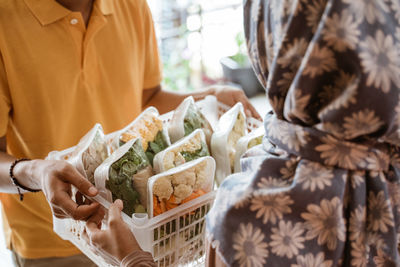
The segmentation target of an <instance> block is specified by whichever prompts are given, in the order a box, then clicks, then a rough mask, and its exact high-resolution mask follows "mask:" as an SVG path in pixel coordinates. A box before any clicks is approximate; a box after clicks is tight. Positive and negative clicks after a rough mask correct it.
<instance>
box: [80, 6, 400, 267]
mask: <svg viewBox="0 0 400 267" xmlns="http://www.w3.org/2000/svg"><path fill="white" fill-rule="evenodd" d="M244 15H245V33H246V38H247V40H248V47H249V54H250V58H251V60H252V63H253V67H254V70H255V72H256V73H257V75H258V77H259V79H260V81H262V83H263V84H264V86H265V88H266V91H267V97H268V100H269V102H270V104H271V106H272V108H273V112H271V113H270V114H268V115H267V116H266V118H265V130H266V137H265V138H264V142H263V145H260V146H259V147H255V148H253V149H251V150H250V151H248V152H247V153H246V155H245V157H244V158H243V159H242V170H243V173H240V174H235V175H232V176H230V177H228V178H227V179H226V180H225V181H224V182H223V183H222V185H221V187H220V188H219V190H218V194H217V198H216V201H215V205H214V206H213V208H212V210H211V211H210V213H209V214H208V216H207V232H208V240H209V242H210V244H211V245H210V246H209V251H208V260H207V263H208V265H209V266H225V265H226V266H250V267H258V266H279V267H286V266H290V267H300V266H302V267H306V266H307V267H329V266H359V267H363V266H382V267H389V266H400V255H399V250H398V245H399V240H400V234H399V233H400V178H399V177H400V151H399V149H398V146H399V145H400V1H399V0H269V1H268V0H247V1H245V2H244ZM117 207H118V205H115V204H114V205H113V208H112V211H113V212H114V213H115V210H116V209H117ZM119 209H121V207H119ZM113 212H112V213H113ZM116 214H117V215H118V212H116ZM117 217H118V216H117ZM117 221H118V222H119V223H120V224H122V220H121V219H120V218H119V219H118V220H117ZM88 225H89V227H88V228H89V229H88V230H89V233H91V235H90V237H91V238H92V242H93V244H100V243H103V244H116V245H115V246H110V247H112V248H113V249H116V248H126V247H129V246H131V247H132V248H133V247H135V248H136V249H131V250H132V251H133V252H132V253H131V254H130V256H129V255H128V256H127V257H126V258H125V260H124V261H123V265H124V266H152V265H154V263H153V262H152V259H151V255H149V254H143V253H139V252H138V251H137V250H138V248H137V247H138V246H137V244H136V245H135V246H134V244H133V243H132V242H133V241H132V242H111V241H115V240H116V239H117V237H120V238H123V237H131V235H126V234H125V233H123V234H121V233H119V232H121V231H125V232H129V229H128V230H127V229H125V230H123V229H124V228H123V227H114V228H113V229H111V230H108V232H110V233H112V234H109V235H105V234H107V232H106V233H104V231H103V232H99V230H97V229H96V226H95V223H92V224H91V226H90V223H89V224H88ZM117 225H119V224H117ZM125 228H126V227H125ZM93 231H94V233H93ZM113 231H114V232H115V233H119V234H115V233H114V232H113ZM100 234H103V236H108V238H106V237H100V238H99V236H100ZM94 237H96V239H95V238H94ZM123 239H124V240H125V241H126V240H127V239H128V238H123ZM106 241H108V242H106ZM130 243H132V245H129V244H130ZM135 250H136V251H135ZM124 251H129V250H124ZM110 253H113V251H111V252H110ZM113 254H116V252H114V253H113ZM125 254H126V253H125ZM125 254H124V255H125ZM141 255H142V256H141ZM121 259H122V258H121ZM135 259H136V260H135ZM135 264H138V265H135Z"/></svg>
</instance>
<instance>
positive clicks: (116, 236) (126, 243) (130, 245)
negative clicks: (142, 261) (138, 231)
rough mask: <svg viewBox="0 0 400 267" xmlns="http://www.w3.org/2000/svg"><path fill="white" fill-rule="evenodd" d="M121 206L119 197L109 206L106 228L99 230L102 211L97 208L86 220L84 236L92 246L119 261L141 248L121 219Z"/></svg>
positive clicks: (102, 215) (102, 216)
mask: <svg viewBox="0 0 400 267" xmlns="http://www.w3.org/2000/svg"><path fill="white" fill-rule="evenodd" d="M122 208H123V203H122V201H121V200H119V199H117V200H116V201H115V202H114V203H113V204H112V205H111V206H110V209H109V212H108V227H107V230H100V229H101V220H102V219H103V218H104V212H100V210H99V211H98V212H97V213H96V214H94V215H93V216H92V217H91V218H89V219H88V221H87V222H86V233H87V236H85V238H87V239H88V240H89V241H90V242H89V243H90V244H91V245H92V246H94V247H96V248H98V249H100V250H101V251H103V252H107V253H108V254H110V255H112V256H114V257H115V258H116V259H117V260H118V261H119V262H121V261H122V260H123V259H124V258H125V257H126V256H128V255H129V254H130V253H132V252H133V251H137V250H141V248H140V246H139V244H138V243H137V241H136V239H135V237H134V235H133V234H132V232H131V230H130V229H129V227H128V225H127V224H125V222H124V221H123V220H122V217H121V211H122Z"/></svg>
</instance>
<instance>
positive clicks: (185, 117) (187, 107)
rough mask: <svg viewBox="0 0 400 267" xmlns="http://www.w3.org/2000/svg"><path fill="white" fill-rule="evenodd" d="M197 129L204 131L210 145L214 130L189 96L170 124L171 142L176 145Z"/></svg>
mask: <svg viewBox="0 0 400 267" xmlns="http://www.w3.org/2000/svg"><path fill="white" fill-rule="evenodd" d="M196 129H202V130H203V131H204V134H205V135H206V140H207V144H210V141H211V135H212V133H213V129H212V127H211V125H210V123H209V122H208V120H207V119H206V118H205V117H204V115H203V114H202V113H201V111H200V109H199V107H197V105H196V104H195V102H194V99H193V97H192V96H189V97H187V98H185V100H183V101H182V103H181V104H180V105H179V106H178V107H177V108H176V109H175V111H174V114H173V116H172V119H171V121H170V123H169V127H168V134H169V137H170V139H171V142H172V143H175V142H176V141H178V140H179V139H181V138H183V137H184V136H187V135H189V134H191V133H192V132H193V131H194V130H196Z"/></svg>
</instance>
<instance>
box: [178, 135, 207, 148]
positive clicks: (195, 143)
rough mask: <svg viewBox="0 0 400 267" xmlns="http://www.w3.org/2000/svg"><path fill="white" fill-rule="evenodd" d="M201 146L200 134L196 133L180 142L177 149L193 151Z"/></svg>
mask: <svg viewBox="0 0 400 267" xmlns="http://www.w3.org/2000/svg"><path fill="white" fill-rule="evenodd" d="M200 148H201V134H200V132H199V133H197V134H196V135H195V136H193V138H191V139H189V142H187V143H184V144H182V145H181V146H180V147H179V148H178V149H179V152H180V151H187V152H194V151H196V150H199V149H200Z"/></svg>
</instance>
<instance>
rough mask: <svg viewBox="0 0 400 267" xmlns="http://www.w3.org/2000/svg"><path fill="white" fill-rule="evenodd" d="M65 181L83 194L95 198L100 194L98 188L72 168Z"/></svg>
mask: <svg viewBox="0 0 400 267" xmlns="http://www.w3.org/2000/svg"><path fill="white" fill-rule="evenodd" d="M64 181H65V182H69V183H71V184H72V185H74V186H75V187H76V188H77V189H78V191H79V192H81V193H82V194H85V195H88V196H91V197H94V196H95V195H97V193H98V190H97V188H96V187H94V186H93V184H92V183H91V182H89V180H87V179H86V178H85V177H83V175H82V174H80V173H79V172H78V170H77V169H75V168H74V167H72V166H71V168H69V171H68V173H67V174H66V175H65V179H64Z"/></svg>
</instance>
